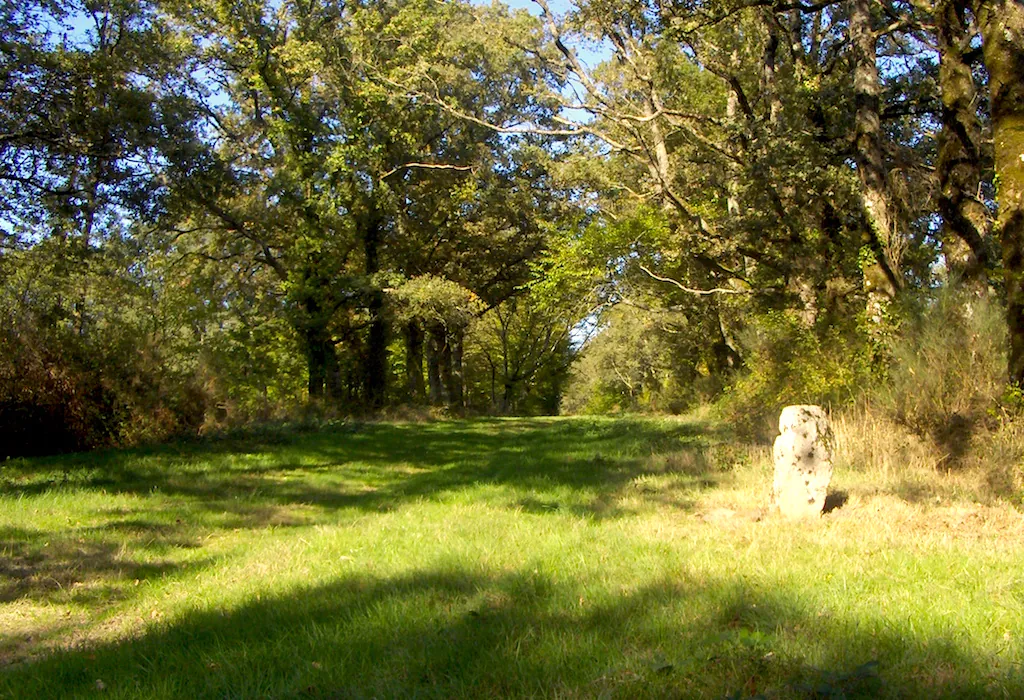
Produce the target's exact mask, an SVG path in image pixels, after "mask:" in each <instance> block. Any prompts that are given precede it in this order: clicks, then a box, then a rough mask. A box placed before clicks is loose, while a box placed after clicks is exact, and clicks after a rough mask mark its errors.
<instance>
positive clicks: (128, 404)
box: [0, 315, 208, 457]
mask: <svg viewBox="0 0 1024 700" xmlns="http://www.w3.org/2000/svg"><path fill="white" fill-rule="evenodd" d="M111 335H112V334H109V333H101V332H94V333H89V334H78V333H75V332H73V331H72V330H71V329H68V328H66V327H63V326H62V325H60V324H45V323H43V322H41V320H40V319H38V318H37V317H33V316H31V315H21V316H20V317H12V315H6V316H4V318H3V326H2V328H0V425H3V426H4V429H3V431H2V432H0V456H2V457H8V456H16V455H28V454H45V453H55V452H65V451H71V450H83V449H90V448H94V447H99V446H105V445H112V444H134V443H139V442H146V441H152V440H159V439H163V438H166V437H168V436H171V435H178V434H182V433H194V432H195V431H196V430H197V429H198V427H199V426H200V425H201V423H202V421H203V418H204V415H205V413H206V408H207V402H208V400H207V395H206V393H205V392H204V391H203V389H202V386H201V384H200V382H199V381H198V380H197V378H196V377H195V376H194V375H190V374H188V373H179V372H175V371H174V370H173V368H172V367H171V366H170V365H169V363H167V362H166V361H165V360H166V358H164V357H163V356H162V355H161V353H160V352H159V349H158V348H157V347H156V346H155V345H154V344H152V343H150V342H147V340H146V339H145V338H144V337H139V336H134V335H131V334H128V333H126V332H124V331H123V329H122V331H121V332H120V333H119V334H118V337H111Z"/></svg>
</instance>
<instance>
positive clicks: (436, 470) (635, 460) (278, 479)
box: [0, 419, 709, 527]
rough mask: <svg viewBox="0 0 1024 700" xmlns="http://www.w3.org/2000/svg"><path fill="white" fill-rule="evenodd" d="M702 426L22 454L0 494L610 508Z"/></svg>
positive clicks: (361, 432) (268, 503)
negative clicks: (471, 498)
mask: <svg viewBox="0 0 1024 700" xmlns="http://www.w3.org/2000/svg"><path fill="white" fill-rule="evenodd" d="M703 428H704V426H702V425H698V424H690V423H654V422H650V421H630V420H621V419H620V420H615V421H609V420H597V419H595V420H585V419H584V420H569V421H565V420H549V421H542V420H536V419H534V420H530V421H526V420H518V419H511V420H510V419H479V420H470V421H452V422H447V423H432V424H368V425H364V426H361V427H358V428H352V427H346V428H344V429H339V430H331V431H325V432H321V433H310V434H303V435H301V436H299V437H297V438H295V439H292V440H290V441H287V440H282V439H277V440H275V441H274V442H273V443H270V444H267V443H258V444H249V445H235V443H233V442H232V443H230V445H232V446H229V445H228V444H223V443H215V444H214V445H212V446H206V445H202V444H190V443H188V444H184V445H169V446H165V447H163V448H150V449H147V450H141V451H122V452H106V453H97V454H88V455H72V456H65V457H63V458H59V459H57V458H46V459H41V460H17V464H15V465H13V466H8V467H6V468H5V471H4V477H3V478H0V494H2V493H8V494H20V495H31V494H33V493H41V492H45V491H47V490H49V489H52V488H54V487H55V486H60V487H69V488H79V489H87V490H104V491H106V492H109V493H128V494H136V495H152V494H154V493H159V494H164V495H168V496H173V497H185V498H187V499H190V501H192V502H193V503H196V504H200V505H204V506H205V507H208V509H209V510H212V511H215V512H217V513H233V514H234V515H235V516H236V520H237V522H236V523H235V524H234V526H235V527H258V526H259V525H260V524H261V523H263V522H266V521H267V519H269V518H272V517H273V515H274V512H275V507H278V506H288V505H292V504H304V505H310V506H315V507H318V508H321V509H326V510H336V509H343V508H356V509H361V510H365V511H380V510H388V509H391V508H394V507H397V506H399V505H400V504H401V503H402V502H404V501H406V500H409V499H420V498H438V497H440V496H442V495H444V494H446V493H449V492H452V491H455V490H458V489H461V488H465V487H471V486H480V485H498V486H508V487H511V488H513V489H516V490H519V491H523V492H527V493H528V492H530V491H538V490H546V489H549V488H551V487H552V486H563V487H568V488H571V489H575V490H577V491H579V492H580V494H581V495H582V496H585V497H589V498H591V500H592V501H593V503H594V508H593V509H592V511H593V513H595V514H601V515H603V516H605V517H607V516H608V515H609V509H608V507H607V503H608V502H609V500H610V496H611V495H612V494H614V493H615V492H617V491H619V490H621V489H622V488H623V487H624V486H625V485H627V484H628V483H630V482H631V481H632V480H633V479H635V478H636V477H637V476H639V475H641V474H645V473H648V472H649V471H651V470H650V467H649V465H648V464H647V463H646V460H647V459H648V458H649V456H650V455H651V454H652V452H656V451H659V450H662V451H671V450H679V449H681V448H687V447H693V448H699V447H700V446H701V445H705V444H706V443H707V440H708V439H709V436H708V434H707V433H705V432H704V430H703ZM526 497H529V496H526ZM577 510H578V511H586V508H585V507H581V506H579V505H577ZM285 524H287V523H285Z"/></svg>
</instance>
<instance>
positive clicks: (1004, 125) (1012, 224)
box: [974, 0, 1024, 385]
mask: <svg viewBox="0 0 1024 700" xmlns="http://www.w3.org/2000/svg"><path fill="white" fill-rule="evenodd" d="M974 14H975V17H977V19H978V27H979V28H980V29H981V36H982V51H983V53H984V57H985V68H986V69H987V70H988V75H989V91H990V94H991V102H992V106H991V115H992V140H993V145H994V147H995V169H996V183H997V193H996V196H997V199H998V201H999V217H998V219H997V220H996V227H995V234H996V236H997V238H998V239H999V241H1000V243H1001V245H1002V257H1003V270H1004V275H1005V283H1006V313H1007V325H1008V329H1009V337H1010V353H1009V367H1008V370H1009V379H1010V381H1011V382H1013V383H1016V384H1018V385H1024V4H1022V3H1021V1H1020V0H992V1H985V0H982V1H979V2H978V3H977V4H976V5H975V12H974Z"/></svg>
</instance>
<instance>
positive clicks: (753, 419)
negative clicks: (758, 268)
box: [717, 312, 872, 437]
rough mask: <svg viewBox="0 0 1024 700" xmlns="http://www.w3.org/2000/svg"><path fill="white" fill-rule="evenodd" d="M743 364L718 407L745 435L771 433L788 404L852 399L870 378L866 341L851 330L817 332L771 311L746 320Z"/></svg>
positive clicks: (836, 403) (794, 318) (832, 403)
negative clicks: (743, 366) (780, 413)
mask: <svg viewBox="0 0 1024 700" xmlns="http://www.w3.org/2000/svg"><path fill="white" fill-rule="evenodd" d="M740 343H741V350H742V354H743V356H744V358H745V368H744V370H743V371H742V372H741V373H739V374H738V375H737V376H736V378H735V379H734V381H733V382H732V384H731V385H730V386H729V387H727V388H726V390H725V392H724V394H723V395H722V397H721V398H720V399H719V401H718V403H717V408H718V410H719V412H720V413H721V414H722V416H723V418H725V419H726V420H727V421H728V422H730V423H731V424H733V425H734V426H736V428H737V429H738V430H740V431H741V432H742V433H745V434H748V435H754V436H759V437H768V436H770V435H773V434H774V433H775V432H776V427H775V421H776V419H777V418H778V415H779V411H780V410H781V409H782V408H783V407H784V406H787V405H789V404H805V403H810V404H820V405H823V406H826V407H833V406H839V405H842V404H846V403H849V402H850V401H851V400H853V399H854V398H855V397H856V396H858V395H859V394H860V393H861V392H863V390H864V389H865V388H866V387H868V386H870V384H871V381H872V370H871V365H872V363H871V352H870V349H869V346H868V343H867V339H866V338H865V337H864V336H863V335H861V334H859V333H858V332H857V331H856V329H853V328H837V327H832V328H829V329H827V330H825V331H824V332H823V333H819V332H817V331H816V329H814V328H809V327H807V326H806V325H804V324H803V323H802V322H801V320H800V319H799V318H798V317H797V315H796V314H793V313H789V312H769V313H766V314H762V315H759V316H757V317H753V318H751V319H749V320H748V326H747V328H746V330H745V332H744V333H743V334H742V336H741V337H740Z"/></svg>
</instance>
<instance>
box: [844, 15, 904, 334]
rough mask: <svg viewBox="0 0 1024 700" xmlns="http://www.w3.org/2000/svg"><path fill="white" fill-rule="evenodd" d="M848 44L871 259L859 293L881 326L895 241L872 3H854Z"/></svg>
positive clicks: (894, 280) (893, 279) (893, 288)
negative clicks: (886, 168) (861, 291)
mask: <svg viewBox="0 0 1024 700" xmlns="http://www.w3.org/2000/svg"><path fill="white" fill-rule="evenodd" d="M850 40H851V42H852V44H853V50H854V56H855V65H854V73H853V86H854V95H855V100H856V107H857V114H856V137H857V141H856V156H855V160H856V163H857V175H858V177H859V178H860V183H861V201H862V206H863V209H864V216H865V219H866V220H867V226H866V227H865V231H864V244H865V246H866V247H867V249H868V251H869V252H870V253H871V258H869V259H866V260H865V261H864V262H863V268H864V291H865V292H866V293H867V295H868V309H867V311H868V321H869V323H874V324H877V323H881V321H882V319H883V317H884V315H885V310H886V308H887V307H888V303H889V301H890V300H891V299H892V298H893V297H894V296H896V292H897V291H898V290H899V288H900V284H899V278H898V277H897V275H896V269H895V265H894V264H893V262H892V260H891V259H890V256H889V253H888V250H887V249H888V248H890V247H891V246H890V244H891V241H892V238H893V237H894V236H896V235H897V233H896V230H895V221H894V219H893V212H892V207H891V204H890V199H889V192H888V184H887V179H886V174H885V158H884V156H883V153H882V121H881V94H882V85H881V83H880V82H879V75H878V63H877V52H876V39H875V33H874V29H873V27H872V22H871V0H853V4H852V7H851V12H850Z"/></svg>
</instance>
